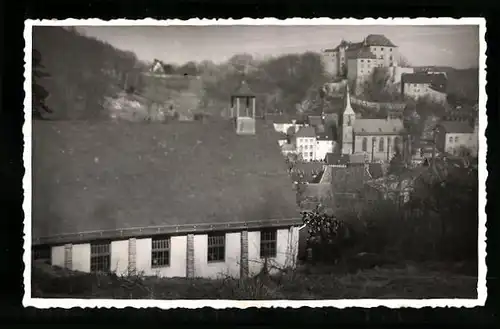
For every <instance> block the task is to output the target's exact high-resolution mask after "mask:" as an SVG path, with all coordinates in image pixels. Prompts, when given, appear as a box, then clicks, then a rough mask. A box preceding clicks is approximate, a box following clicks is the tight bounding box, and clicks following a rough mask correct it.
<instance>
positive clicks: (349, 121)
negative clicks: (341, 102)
mask: <svg viewBox="0 0 500 329" xmlns="http://www.w3.org/2000/svg"><path fill="white" fill-rule="evenodd" d="M351 125H352V119H351V116H350V115H348V116H347V126H349V127H350V126H351Z"/></svg>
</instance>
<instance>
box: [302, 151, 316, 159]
mask: <svg viewBox="0 0 500 329" xmlns="http://www.w3.org/2000/svg"><path fill="white" fill-rule="evenodd" d="M302 156H303V157H304V158H308V157H312V156H313V152H309V153H307V152H303V153H302Z"/></svg>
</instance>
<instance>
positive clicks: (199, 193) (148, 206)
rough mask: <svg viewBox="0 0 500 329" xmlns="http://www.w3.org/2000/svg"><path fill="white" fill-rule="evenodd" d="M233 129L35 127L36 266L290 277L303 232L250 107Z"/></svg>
mask: <svg viewBox="0 0 500 329" xmlns="http://www.w3.org/2000/svg"><path fill="white" fill-rule="evenodd" d="M232 100H233V106H232V107H231V108H232V111H231V112H232V113H233V115H234V117H233V118H232V119H220V120H216V119H213V120H212V121H210V122H203V121H193V122H174V123H171V124H150V125H147V126H144V125H133V124H131V125H118V124H114V123H108V122H96V123H92V124H89V123H87V122H85V123H83V122H62V121H61V122H43V121H37V122H34V127H33V136H36V137H35V138H34V141H33V220H32V247H33V255H34V258H35V259H36V258H48V261H49V262H50V263H51V264H52V265H56V266H61V267H65V268H69V269H72V270H77V271H82V272H101V271H102V272H115V273H116V274H118V275H122V274H133V273H143V274H144V275H158V276H163V277H191V278H192V277H207V278H215V277H218V276H220V275H230V276H233V277H244V276H248V275H253V274H256V273H258V272H259V271H260V270H261V269H262V267H263V266H264V264H268V265H269V267H270V270H271V271H273V269H274V270H275V269H277V268H285V267H289V266H293V265H294V264H295V260H296V249H297V243H298V226H300V225H301V224H302V220H301V218H300V214H299V212H298V209H297V206H296V200H295V193H294V191H293V184H292V182H291V181H290V177H289V175H288V172H287V167H286V164H285V162H284V161H283V157H282V156H281V155H280V152H279V146H278V145H277V142H276V141H277V139H278V134H277V133H276V132H275V131H274V129H273V127H272V125H269V124H267V123H265V122H263V121H261V120H255V110H254V109H255V107H254V104H255V103H254V96H253V95H250V94H247V93H246V92H245V93H237V96H235V97H233V99H232Z"/></svg>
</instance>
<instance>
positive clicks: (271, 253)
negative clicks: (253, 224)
mask: <svg viewBox="0 0 500 329" xmlns="http://www.w3.org/2000/svg"><path fill="white" fill-rule="evenodd" d="M260 257H261V258H272V257H276V230H264V231H260Z"/></svg>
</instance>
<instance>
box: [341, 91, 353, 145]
mask: <svg viewBox="0 0 500 329" xmlns="http://www.w3.org/2000/svg"><path fill="white" fill-rule="evenodd" d="M341 120H342V129H341V131H340V133H341V136H340V138H339V139H340V141H341V145H342V146H341V147H342V149H341V153H342V154H352V153H353V151H354V135H353V128H352V127H353V125H354V120H356V113H354V110H353V109H352V107H351V96H350V95H349V85H347V86H346V95H345V105H344V111H343V113H342V116H341Z"/></svg>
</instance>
